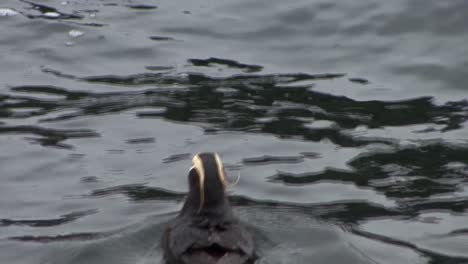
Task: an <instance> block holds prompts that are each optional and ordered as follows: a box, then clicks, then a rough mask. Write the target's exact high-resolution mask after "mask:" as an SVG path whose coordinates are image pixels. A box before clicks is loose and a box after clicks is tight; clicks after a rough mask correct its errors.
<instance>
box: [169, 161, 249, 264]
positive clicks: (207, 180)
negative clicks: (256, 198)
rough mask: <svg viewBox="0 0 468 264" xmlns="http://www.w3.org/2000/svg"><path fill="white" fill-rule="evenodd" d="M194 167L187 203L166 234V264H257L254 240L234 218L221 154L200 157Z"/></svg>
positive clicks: (193, 162) (193, 163) (191, 172)
mask: <svg viewBox="0 0 468 264" xmlns="http://www.w3.org/2000/svg"><path fill="white" fill-rule="evenodd" d="M192 165H193V166H192V167H191V168H190V170H189V173H188V183H189V192H188V195H187V197H186V200H185V203H184V205H183V207H182V210H181V211H180V213H179V214H178V215H177V217H176V218H175V219H174V220H172V221H171V222H170V223H169V224H168V226H167V227H166V229H165V231H164V234H163V238H162V243H161V244H162V249H163V252H164V260H165V263H167V264H215V263H216V264H251V263H254V262H255V260H256V258H257V257H256V253H255V249H254V242H253V236H252V234H251V233H249V231H248V230H247V229H246V228H245V227H244V226H243V225H242V224H241V222H240V221H239V220H238V219H237V218H236V217H235V216H234V215H233V212H232V208H231V206H230V205H229V202H228V199H227V197H226V193H225V191H226V187H227V185H228V182H227V180H226V178H225V172H224V167H223V164H222V161H221V158H220V157H219V155H218V154H217V153H199V154H196V155H195V156H194V157H193V160H192Z"/></svg>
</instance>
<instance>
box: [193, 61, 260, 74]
mask: <svg viewBox="0 0 468 264" xmlns="http://www.w3.org/2000/svg"><path fill="white" fill-rule="evenodd" d="M188 62H189V63H191V64H193V65H194V66H204V67H210V66H213V65H222V66H227V67H230V68H236V69H240V70H243V71H244V72H248V73H254V72H259V71H261V70H262V69H263V67H262V66H259V65H249V64H243V63H239V62H237V61H235V60H228V59H221V58H208V59H189V60H188Z"/></svg>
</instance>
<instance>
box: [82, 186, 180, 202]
mask: <svg viewBox="0 0 468 264" xmlns="http://www.w3.org/2000/svg"><path fill="white" fill-rule="evenodd" d="M115 194H123V195H126V196H127V197H128V198H130V199H132V200H136V201H138V200H176V201H180V200H181V199H183V197H185V195H184V194H180V193H176V192H173V191H169V190H165V189H162V188H154V187H146V186H144V185H141V184H128V185H120V186H114V187H109V188H105V189H98V190H94V191H93V192H92V193H91V194H90V196H93V197H102V196H109V195H115Z"/></svg>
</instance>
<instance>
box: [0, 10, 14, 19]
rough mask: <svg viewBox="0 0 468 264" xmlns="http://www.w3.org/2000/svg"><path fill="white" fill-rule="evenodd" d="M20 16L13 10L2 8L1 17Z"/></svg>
mask: <svg viewBox="0 0 468 264" xmlns="http://www.w3.org/2000/svg"><path fill="white" fill-rule="evenodd" d="M17 14H18V12H17V11H15V10H14V9H11V8H0V17H10V16H16V15H17Z"/></svg>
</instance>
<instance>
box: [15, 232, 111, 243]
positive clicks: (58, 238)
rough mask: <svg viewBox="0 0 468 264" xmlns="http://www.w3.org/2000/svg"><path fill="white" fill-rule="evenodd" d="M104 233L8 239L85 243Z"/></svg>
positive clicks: (101, 236) (103, 235)
mask: <svg viewBox="0 0 468 264" xmlns="http://www.w3.org/2000/svg"><path fill="white" fill-rule="evenodd" d="M105 236H106V234H104V233H73V234H66V235H56V236H28V235H26V236H15V237H9V238H8V239H10V240H16V241H23V242H35V243H54V242H63V241H87V240H96V239H99V238H103V237H105Z"/></svg>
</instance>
